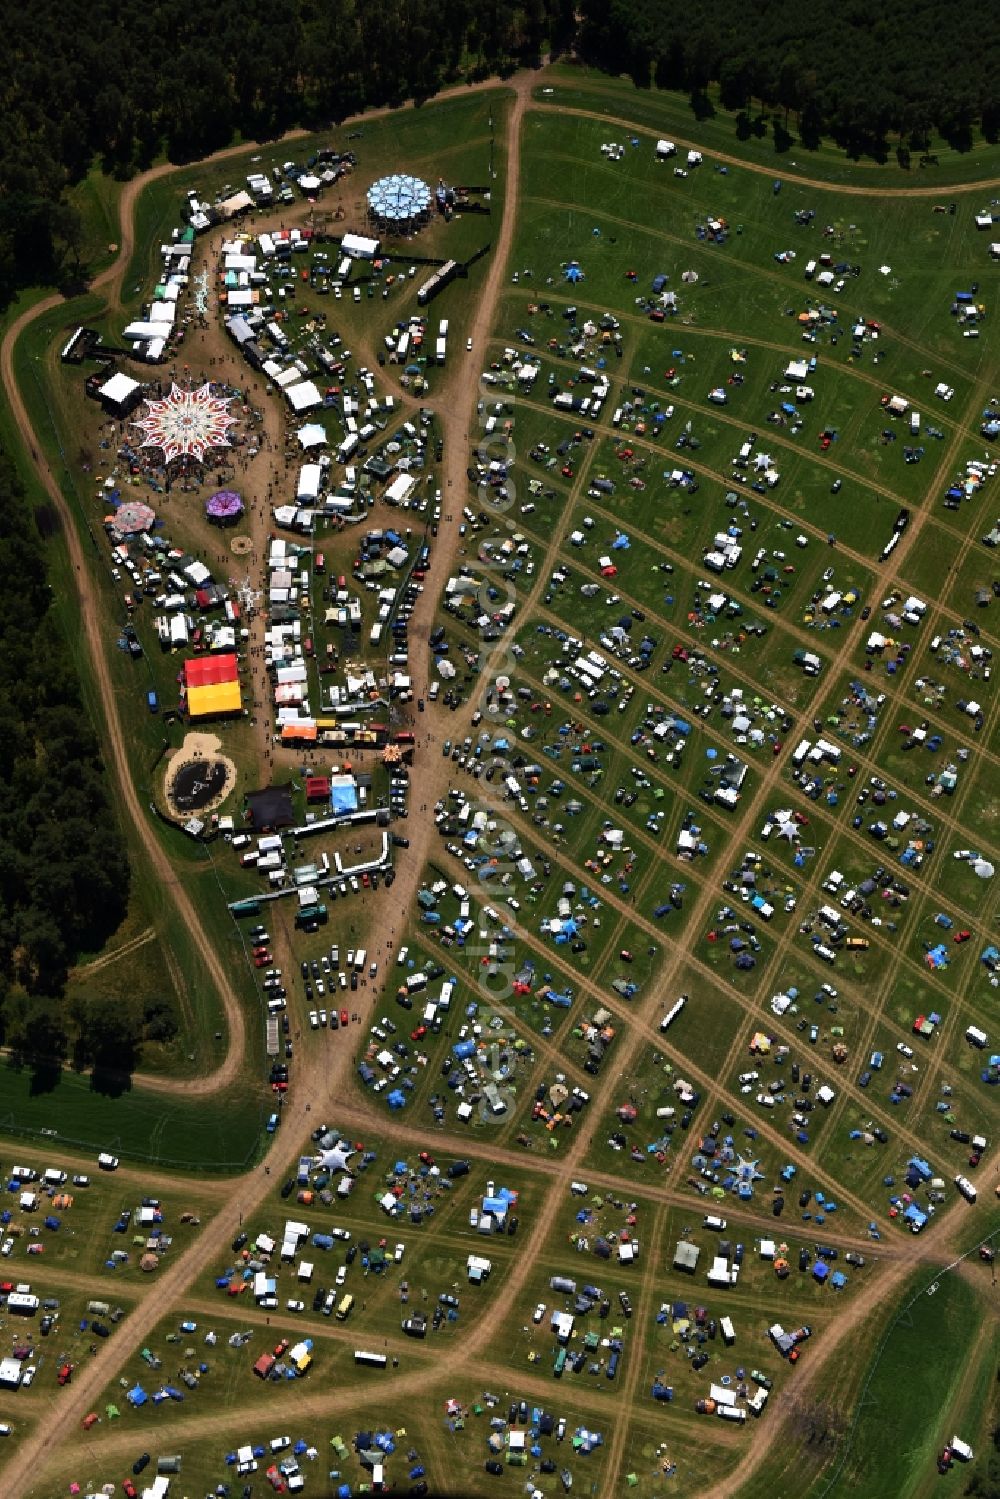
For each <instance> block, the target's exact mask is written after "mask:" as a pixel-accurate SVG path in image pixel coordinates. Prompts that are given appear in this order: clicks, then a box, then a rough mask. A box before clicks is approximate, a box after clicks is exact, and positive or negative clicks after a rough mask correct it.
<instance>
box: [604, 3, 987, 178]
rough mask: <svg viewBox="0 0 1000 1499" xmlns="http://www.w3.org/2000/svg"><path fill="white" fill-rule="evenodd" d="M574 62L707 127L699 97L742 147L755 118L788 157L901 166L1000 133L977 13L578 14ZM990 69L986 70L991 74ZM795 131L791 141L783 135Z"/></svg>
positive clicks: (706, 9) (912, 6) (778, 9)
mask: <svg viewBox="0 0 1000 1499" xmlns="http://www.w3.org/2000/svg"><path fill="white" fill-rule="evenodd" d="M579 17H580V31H579V37H578V48H579V52H580V54H581V56H582V57H583V58H584V59H585V60H586V61H588V62H591V63H593V64H594V66H596V67H600V68H603V69H605V70H607V71H610V72H614V73H626V74H628V75H629V76H631V77H632V78H633V79H634V80H635V82H636V83H637V84H639V86H640V87H649V86H650V85H651V84H655V85H656V86H657V87H660V88H666V89H675V90H681V91H683V92H684V93H686V94H688V95H689V97H690V100H691V104H692V107H693V109H694V112H695V114H696V115H700V114H708V113H710V112H711V109H712V105H711V103H710V101H709V96H708V89H709V86H710V85H713V84H715V85H718V89H719V97H720V101H721V103H722V105H723V107H724V108H726V109H729V110H734V111H736V112H737V115H738V119H737V130H738V131H740V130H741V129H742V130H743V131H744V132H746V133H749V131H750V129H751V128H753V124H754V121H755V119H756V120H759V118H760V116H761V115H763V114H765V113H772V114H773V115H775V116H776V118H775V122H774V123H775V137H776V142H777V143H778V144H779V145H784V146H785V147H788V146H790V145H792V144H793V143H794V140H795V138H796V136H797V138H798V139H799V140H800V141H801V142H802V144H803V145H805V146H807V147H810V146H811V147H814V146H816V145H818V143H819V141H820V139H821V138H822V137H824V136H826V137H829V138H832V139H833V140H834V141H836V142H837V144H838V145H840V146H842V147H844V149H845V150H847V151H848V152H849V153H850V154H851V155H854V156H861V155H871V156H875V157H877V158H879V159H883V158H885V157H886V156H888V155H889V154H890V152H892V151H895V152H897V153H898V155H899V159H900V162H901V164H902V165H904V166H906V165H909V160H910V153H925V152H926V151H927V149H928V144H929V140H930V137H931V134H932V133H933V132H936V133H937V134H939V135H940V136H942V137H943V138H944V139H945V140H947V141H948V142H949V144H951V145H953V146H955V147H957V148H958V149H963V150H967V149H969V148H970V146H971V144H972V141H973V132H974V130H975V128H976V127H978V128H979V129H981V130H982V132H983V134H984V135H985V136H986V137H987V139H989V140H993V139H995V138H996V136H997V134H998V130H1000V91H998V89H997V84H996V79H997V77H998V69H1000V34H998V29H997V26H996V12H995V10H994V9H993V7H992V6H991V5H990V4H989V3H988V0H969V3H968V4H967V5H963V6H962V8H961V11H960V12H956V10H955V9H954V7H951V6H948V5H946V4H944V3H942V0H909V3H908V4H907V5H906V6H905V7H903V8H902V9H898V8H897V9H892V8H887V7H882V8H881V9H880V8H879V7H878V6H872V5H867V4H862V3H861V0H814V3H812V4H809V5H794V4H789V3H786V4H784V5H776V4H773V3H769V0H739V3H738V4H737V3H734V0H685V3H684V4H683V5H678V4H675V3H673V0H641V3H640V0H580V5H579ZM990 58H992V59H993V61H992V62H991V61H990ZM793 128H794V130H795V133H796V135H795V136H793V135H792V133H791V132H792V129H793Z"/></svg>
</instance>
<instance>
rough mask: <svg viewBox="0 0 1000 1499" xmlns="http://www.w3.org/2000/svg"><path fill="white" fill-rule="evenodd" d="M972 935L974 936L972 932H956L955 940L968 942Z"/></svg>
mask: <svg viewBox="0 0 1000 1499" xmlns="http://www.w3.org/2000/svg"><path fill="white" fill-rule="evenodd" d="M971 936H972V933H971V932H956V933H955V941H956V942H968V940H969V938H970V937H971Z"/></svg>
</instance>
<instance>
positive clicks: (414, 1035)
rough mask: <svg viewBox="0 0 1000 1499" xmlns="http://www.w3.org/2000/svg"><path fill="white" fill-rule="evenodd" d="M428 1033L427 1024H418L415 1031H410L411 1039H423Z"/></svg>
mask: <svg viewBox="0 0 1000 1499" xmlns="http://www.w3.org/2000/svg"><path fill="white" fill-rule="evenodd" d="M426 1034H427V1027H426V1025H418V1026H417V1028H416V1030H415V1031H411V1032H410V1040H411V1041H422V1040H423V1039H424V1037H425V1036H426Z"/></svg>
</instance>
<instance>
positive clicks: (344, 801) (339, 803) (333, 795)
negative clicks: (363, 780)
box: [330, 783, 358, 813]
mask: <svg viewBox="0 0 1000 1499" xmlns="http://www.w3.org/2000/svg"><path fill="white" fill-rule="evenodd" d="M330 806H331V807H332V808H333V810H334V812H337V813H343V812H356V811H357V810H358V793H357V788H356V787H355V786H353V785H350V784H341V783H338V784H337V785H334V786H332V787H331V788H330Z"/></svg>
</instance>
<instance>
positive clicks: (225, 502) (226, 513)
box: [205, 489, 243, 526]
mask: <svg viewBox="0 0 1000 1499" xmlns="http://www.w3.org/2000/svg"><path fill="white" fill-rule="evenodd" d="M205 514H206V515H207V516H208V518H209V520H210V521H211V522H212V523H213V524H214V525H216V526H233V525H235V524H236V522H237V521H238V520H239V518H240V516H241V515H242V514H243V500H242V498H241V497H240V496H239V495H238V494H237V493H236V491H235V489H220V490H218V491H217V492H216V493H215V494H213V495H212V496H210V498H209V499H208V500H206V501H205Z"/></svg>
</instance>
